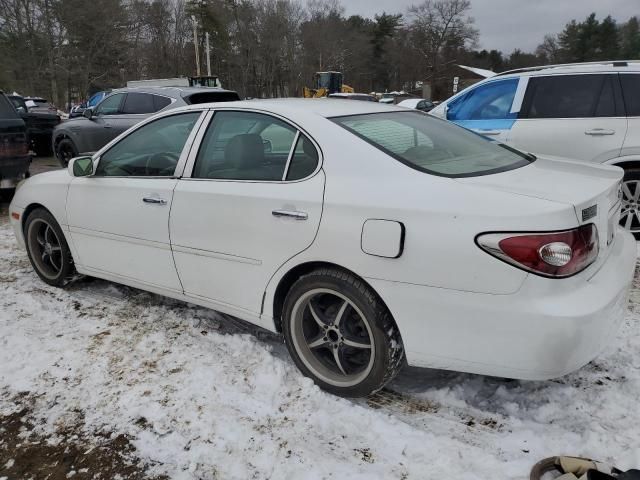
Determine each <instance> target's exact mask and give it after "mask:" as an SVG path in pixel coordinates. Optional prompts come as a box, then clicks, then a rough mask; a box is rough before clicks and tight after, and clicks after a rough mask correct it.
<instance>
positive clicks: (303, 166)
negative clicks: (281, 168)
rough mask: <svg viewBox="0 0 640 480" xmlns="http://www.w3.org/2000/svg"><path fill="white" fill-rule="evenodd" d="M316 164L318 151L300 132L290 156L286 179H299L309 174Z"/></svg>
mask: <svg viewBox="0 0 640 480" xmlns="http://www.w3.org/2000/svg"><path fill="white" fill-rule="evenodd" d="M317 166H318V151H317V150H316V147H315V146H314V145H313V143H311V140H309V139H308V138H307V137H306V136H305V135H303V134H300V137H299V138H298V143H296V148H295V150H294V151H293V156H292V157H291V163H290V164H289V170H288V171H287V180H300V179H302V178H305V177H308V176H309V175H311V174H312V173H313V172H314V171H315V169H316V167H317Z"/></svg>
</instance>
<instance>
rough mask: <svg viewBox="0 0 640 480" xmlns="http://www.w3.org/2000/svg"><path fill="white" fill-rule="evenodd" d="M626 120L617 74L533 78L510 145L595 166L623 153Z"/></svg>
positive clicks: (530, 79) (512, 132) (510, 138)
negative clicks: (594, 163) (595, 163)
mask: <svg viewBox="0 0 640 480" xmlns="http://www.w3.org/2000/svg"><path fill="white" fill-rule="evenodd" d="M626 132H627V119H626V118H625V115H624V108H623V105H622V94H621V91H620V82H619V80H618V75H617V74H583V75H546V76H536V77H531V78H529V82H528V87H527V91H526V93H525V96H524V100H523V103H522V108H521V110H520V115H519V118H518V121H517V122H516V124H515V125H514V126H513V128H512V130H511V133H510V136H509V143H510V144H512V145H513V146H514V147H516V148H519V149H520V150H524V151H527V152H531V153H534V154H546V155H553V156H559V157H566V158H571V159H576V160H583V161H590V162H605V161H607V160H609V159H612V158H616V157H618V156H619V155H620V150H621V148H622V144H623V141H624V138H625V135H626Z"/></svg>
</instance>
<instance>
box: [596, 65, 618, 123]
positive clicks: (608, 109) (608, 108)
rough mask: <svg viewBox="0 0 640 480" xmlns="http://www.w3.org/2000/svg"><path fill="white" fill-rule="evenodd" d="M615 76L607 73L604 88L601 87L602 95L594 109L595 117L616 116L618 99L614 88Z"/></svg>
mask: <svg viewBox="0 0 640 480" xmlns="http://www.w3.org/2000/svg"><path fill="white" fill-rule="evenodd" d="M614 78H615V77H613V76H612V75H607V77H606V78H605V80H604V82H603V83H602V88H601V89H600V96H599V97H598V102H597V104H596V109H595V111H594V114H593V116H594V117H615V115H616V99H615V93H614V89H613V81H614Z"/></svg>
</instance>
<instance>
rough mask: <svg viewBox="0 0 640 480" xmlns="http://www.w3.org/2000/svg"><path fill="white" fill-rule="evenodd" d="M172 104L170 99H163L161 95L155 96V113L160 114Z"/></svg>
mask: <svg viewBox="0 0 640 480" xmlns="http://www.w3.org/2000/svg"><path fill="white" fill-rule="evenodd" d="M170 103H171V99H170V98H168V97H162V96H160V95H154V96H153V106H154V112H159V111H160V110H162V109H163V108H164V107H166V106H167V105H169V104H170Z"/></svg>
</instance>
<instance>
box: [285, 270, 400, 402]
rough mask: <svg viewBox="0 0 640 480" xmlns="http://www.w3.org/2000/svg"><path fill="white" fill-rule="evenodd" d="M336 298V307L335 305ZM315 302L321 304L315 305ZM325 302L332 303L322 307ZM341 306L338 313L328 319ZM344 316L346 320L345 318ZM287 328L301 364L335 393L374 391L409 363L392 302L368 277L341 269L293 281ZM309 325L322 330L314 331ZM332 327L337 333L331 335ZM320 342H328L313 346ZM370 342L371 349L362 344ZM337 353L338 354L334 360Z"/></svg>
mask: <svg viewBox="0 0 640 480" xmlns="http://www.w3.org/2000/svg"><path fill="white" fill-rule="evenodd" d="M333 298H335V299H336V300H335V304H336V305H335V306H333V305H331V301H332V300H331V299H333ZM316 299H317V300H316ZM312 301H313V302H318V303H316V304H315V306H314V305H312ZM305 302H306V303H305ZM342 302H344V303H342ZM323 305H325V306H326V305H328V307H326V308H325V310H322V309H323V308H324V307H323ZM343 305H346V306H343ZM332 309H333V310H332ZM316 310H318V311H316ZM330 310H331V313H329V311H330ZM336 310H337V315H336V317H334V319H333V320H328V319H329V317H330V316H331V314H332V312H333V311H336ZM319 317H322V318H323V320H327V323H326V326H325V324H324V323H323V324H322V325H321V322H320V321H319ZM343 317H344V318H345V320H342V321H341V320H340V319H341V318H343ZM310 318H311V320H310ZM338 318H340V319H338ZM316 324H317V325H316ZM335 324H338V325H337V326H336V325H335ZM350 325H351V326H350ZM282 327H283V333H284V338H285V342H286V345H287V348H288V350H289V353H290V354H291V357H292V358H293V361H294V362H295V364H296V365H297V367H298V368H299V369H300V370H301V371H302V373H303V374H304V375H306V376H307V377H309V378H311V379H312V380H313V381H314V382H315V383H316V384H317V385H318V386H319V387H320V388H322V389H323V390H326V391H328V392H330V393H333V394H335V395H339V396H342V397H363V396H366V395H369V394H370V393H373V392H375V391H377V390H380V389H381V388H382V387H384V386H385V385H386V384H387V383H388V382H389V381H390V380H391V379H392V378H394V377H395V376H396V374H397V373H398V372H399V371H400V369H401V368H402V366H403V364H404V347H403V345H402V339H401V338H400V332H399V330H398V327H397V326H396V324H395V322H394V321H393V318H392V317H391V314H390V313H389V311H388V309H387V308H386V306H385V305H384V304H383V303H382V301H381V300H380V299H379V298H378V296H377V295H376V294H375V292H373V291H372V290H371V288H370V287H369V286H368V285H366V284H365V283H364V282H362V280H360V279H358V278H356V277H355V276H353V275H352V274H350V273H347V272H345V271H342V270H339V269H334V268H321V269H318V270H314V271H312V272H311V273H309V274H307V275H304V276H302V277H301V278H299V279H298V280H297V281H296V282H295V283H294V284H293V285H292V287H291V289H290V290H289V292H288V294H287V296H286V298H285V302H284V307H283V313H282ZM327 328H328V329H329V330H327ZM309 329H316V330H317V331H316V332H315V334H313V333H309V332H310V330H309ZM323 329H324V331H323ZM331 329H333V330H334V331H333V333H332V335H333V338H332V337H331V335H328V334H327V332H329V333H331ZM305 330H306V332H308V333H305ZM344 330H350V331H349V332H346V331H344ZM323 332H324V333H323ZM307 335H308V336H313V337H315V340H314V341H311V340H310V339H308V338H307ZM323 335H324V337H323ZM342 335H344V337H342ZM355 335H358V336H357V337H355ZM320 337H323V338H320ZM354 338H356V340H354ZM323 340H324V342H323ZM318 342H323V344H322V345H318V346H310V345H312V344H314V343H318ZM367 344H369V347H368V350H367V347H364V348H363V347H362V345H367ZM350 345H360V346H358V347H357V348H354V347H352V346H350ZM333 349H336V350H335V353H334V350H333ZM340 352H341V353H340ZM367 355H368V356H367ZM331 358H334V359H335V361H334V363H333V364H332V363H331ZM340 358H342V360H339V359H340ZM352 362H355V363H352ZM365 364H366V365H365ZM361 366H362V368H361V369H360V367H361ZM338 367H339V370H340V371H338ZM347 367H349V368H347Z"/></svg>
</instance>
